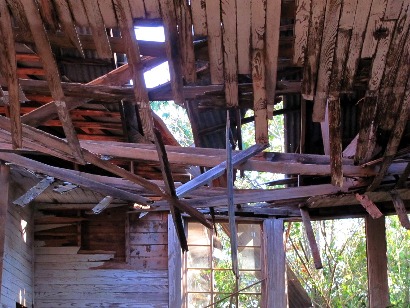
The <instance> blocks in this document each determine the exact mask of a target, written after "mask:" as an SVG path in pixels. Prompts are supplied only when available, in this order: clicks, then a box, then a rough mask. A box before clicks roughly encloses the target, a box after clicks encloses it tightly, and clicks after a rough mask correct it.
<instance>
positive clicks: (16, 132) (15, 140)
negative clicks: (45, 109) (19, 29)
mask: <svg viewBox="0 0 410 308" xmlns="http://www.w3.org/2000/svg"><path fill="white" fill-rule="evenodd" d="M0 15H1V18H0V38H1V40H2V42H3V43H2V44H1V45H2V46H1V47H0V63H1V65H2V67H3V71H4V72H5V73H4V76H5V77H6V80H7V87H8V107H9V110H10V119H11V136H12V144H13V148H15V149H17V148H21V147H22V132H21V118H20V101H19V95H20V88H19V83H18V79H17V61H16V49H15V46H14V45H15V43H14V35H13V29H12V21H11V16H10V13H9V10H8V7H7V3H6V1H5V0H1V1H0ZM0 71H2V70H1V69H0Z"/></svg>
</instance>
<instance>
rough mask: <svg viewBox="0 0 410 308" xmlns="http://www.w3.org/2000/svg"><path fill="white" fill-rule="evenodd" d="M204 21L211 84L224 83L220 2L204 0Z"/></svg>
mask: <svg viewBox="0 0 410 308" xmlns="http://www.w3.org/2000/svg"><path fill="white" fill-rule="evenodd" d="M205 2H206V21H207V25H208V52H209V66H210V67H209V69H210V71H211V83H212V84H222V83H224V71H223V61H224V59H223V53H222V29H221V15H220V13H219V12H220V11H221V3H220V0H206V1H205Z"/></svg>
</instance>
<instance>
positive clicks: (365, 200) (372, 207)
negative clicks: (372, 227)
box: [356, 194, 383, 219]
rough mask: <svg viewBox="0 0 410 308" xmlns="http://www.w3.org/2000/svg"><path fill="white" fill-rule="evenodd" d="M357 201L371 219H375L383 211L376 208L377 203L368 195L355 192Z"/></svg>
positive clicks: (380, 215)
mask: <svg viewBox="0 0 410 308" xmlns="http://www.w3.org/2000/svg"><path fill="white" fill-rule="evenodd" d="M356 199H357V201H359V202H360V204H361V205H362V206H363V207H364V209H365V210H366V211H367V213H369V215H370V216H371V217H372V218H373V219H377V218H380V217H382V216H383V213H382V212H380V210H379V209H378V208H377V205H376V204H374V202H373V201H372V200H370V198H369V196H368V195H360V194H356Z"/></svg>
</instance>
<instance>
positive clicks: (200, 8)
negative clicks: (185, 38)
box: [191, 0, 208, 36]
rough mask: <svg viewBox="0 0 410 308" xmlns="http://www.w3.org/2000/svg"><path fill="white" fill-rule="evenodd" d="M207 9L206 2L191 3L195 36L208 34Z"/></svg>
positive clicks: (199, 0)
mask: <svg viewBox="0 0 410 308" xmlns="http://www.w3.org/2000/svg"><path fill="white" fill-rule="evenodd" d="M205 7H206V1H205V0H194V1H191V13H192V24H193V26H194V34H195V35H198V36H205V35H207V34H208V28H207V22H206V8H205Z"/></svg>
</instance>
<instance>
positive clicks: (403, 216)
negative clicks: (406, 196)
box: [390, 190, 410, 230]
mask: <svg viewBox="0 0 410 308" xmlns="http://www.w3.org/2000/svg"><path fill="white" fill-rule="evenodd" d="M390 195H391V199H392V201H393V205H394V209H395V210H396V213H397V216H398V217H399V220H400V223H401V225H402V226H403V228H405V229H407V230H410V221H409V216H407V210H406V207H405V206H404V202H403V199H402V198H400V195H399V194H398V193H397V191H395V190H392V191H390Z"/></svg>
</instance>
